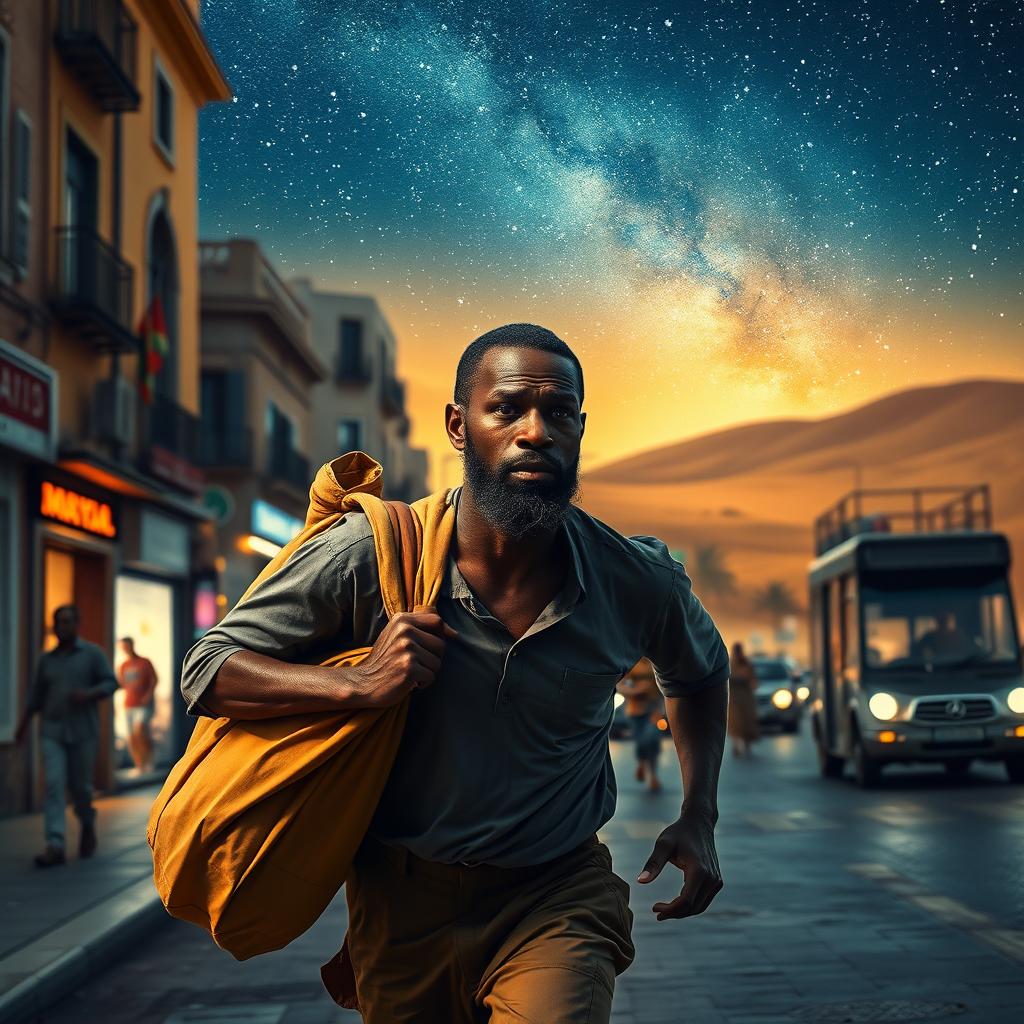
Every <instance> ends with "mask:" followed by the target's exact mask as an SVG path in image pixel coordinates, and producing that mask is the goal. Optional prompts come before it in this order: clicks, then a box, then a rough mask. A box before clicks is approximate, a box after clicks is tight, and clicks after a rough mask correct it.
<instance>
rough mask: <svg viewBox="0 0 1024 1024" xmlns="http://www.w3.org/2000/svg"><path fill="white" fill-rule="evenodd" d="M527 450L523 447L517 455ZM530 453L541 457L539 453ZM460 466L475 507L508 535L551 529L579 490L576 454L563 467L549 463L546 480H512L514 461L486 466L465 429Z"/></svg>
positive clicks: (522, 534)
mask: <svg viewBox="0 0 1024 1024" xmlns="http://www.w3.org/2000/svg"><path fill="white" fill-rule="evenodd" d="M527 454H528V453H527V452H525V451H524V452H523V454H522V455H521V456H519V458H520V459H523V458H525V457H526V456H527ZM533 455H534V456H535V457H536V458H538V459H544V458H545V456H544V455H543V453H537V452H535V453H533ZM463 467H464V469H465V474H466V483H467V485H468V486H469V489H470V491H471V492H472V494H473V500H474V501H475V503H476V505H477V508H479V509H480V511H481V513H482V514H483V516H484V518H486V519H487V521H488V522H489V523H490V524H491V526H493V527H494V528H495V529H496V530H498V531H499V532H500V533H504V534H506V535H507V536H509V537H515V538H520V537H525V536H527V535H528V534H538V533H554V531H555V530H557V529H558V528H559V527H560V526H561V525H562V523H563V522H564V521H565V516H566V513H567V512H568V510H569V506H570V505H571V504H572V501H573V499H574V498H575V497H576V496H577V495H578V493H579V487H580V480H579V468H580V458H579V455H577V456H576V458H575V459H574V460H573V462H572V464H571V465H569V466H567V467H565V468H564V469H563V468H559V467H558V466H556V465H554V464H552V465H551V471H552V473H554V476H553V477H552V478H551V479H550V480H516V479H514V478H512V477H511V473H512V472H513V471H514V470H515V463H514V462H513V463H503V464H502V465H501V466H499V467H498V468H497V469H496V470H495V471H494V472H492V471H491V470H490V469H488V468H487V466H486V465H485V464H484V461H483V460H482V459H481V458H480V455H479V453H478V452H477V450H476V449H475V448H474V447H473V441H472V439H471V437H470V435H469V431H468V430H467V431H466V447H465V449H464V450H463Z"/></svg>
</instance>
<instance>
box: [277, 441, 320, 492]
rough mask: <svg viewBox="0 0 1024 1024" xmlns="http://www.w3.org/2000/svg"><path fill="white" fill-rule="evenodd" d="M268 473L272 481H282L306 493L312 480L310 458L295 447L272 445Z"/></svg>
mask: <svg viewBox="0 0 1024 1024" xmlns="http://www.w3.org/2000/svg"><path fill="white" fill-rule="evenodd" d="M267 473H268V474H269V476H270V478H271V483H282V484H286V485H288V486H289V487H292V488H294V489H295V490H297V491H299V492H301V493H302V494H305V493H306V492H307V491H308V490H309V485H310V483H311V482H312V480H311V477H310V473H309V459H307V458H306V456H305V455H302V454H301V453H299V452H297V451H295V449H294V448H286V447H281V446H275V447H271V449H270V458H269V459H268V460H267Z"/></svg>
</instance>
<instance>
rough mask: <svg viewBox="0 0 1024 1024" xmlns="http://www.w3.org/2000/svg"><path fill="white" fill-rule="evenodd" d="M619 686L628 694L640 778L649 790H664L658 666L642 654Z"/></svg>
mask: <svg viewBox="0 0 1024 1024" xmlns="http://www.w3.org/2000/svg"><path fill="white" fill-rule="evenodd" d="M618 690H619V693H621V694H622V695H623V696H624V697H625V698H626V717H627V718H628V719H629V723H630V728H631V730H632V733H633V746H634V750H635V752H636V777H637V781H638V782H646V783H647V789H648V791H649V792H651V793H660V792H661V782H660V780H659V779H658V756H659V755H660V753H661V730H660V729H659V728H658V725H657V719H658V718H659V717H660V715H661V708H662V698H661V690H659V689H658V684H657V682H656V680H655V678H654V667H653V666H652V665H651V663H650V662H649V661H648V660H647V659H646V658H642V659H641V660H640V661H638V662H637V663H636V664H635V665H634V666H633V668H632V670H631V671H630V673H629V675H628V676H626V677H625V678H624V679H623V680H622V681H621V682H620V683H619V686H618Z"/></svg>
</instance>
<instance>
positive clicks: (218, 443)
mask: <svg viewBox="0 0 1024 1024" xmlns="http://www.w3.org/2000/svg"><path fill="white" fill-rule="evenodd" d="M199 399H200V406H199V407H200V415H201V420H202V425H203V429H202V431H201V434H200V449H201V451H202V453H203V458H204V461H205V464H206V465H208V466H218V465H223V466H248V465H249V464H250V461H251V458H252V454H251V449H250V446H251V437H252V435H251V432H250V431H249V428H248V426H247V424H246V422H245V372H244V371H243V370H203V373H202V377H201V379H200V389H199Z"/></svg>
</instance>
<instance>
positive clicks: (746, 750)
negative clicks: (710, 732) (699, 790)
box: [729, 643, 761, 757]
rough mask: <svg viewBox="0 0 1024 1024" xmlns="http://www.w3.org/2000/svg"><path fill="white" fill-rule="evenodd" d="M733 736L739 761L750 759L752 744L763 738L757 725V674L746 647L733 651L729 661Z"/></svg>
mask: <svg viewBox="0 0 1024 1024" xmlns="http://www.w3.org/2000/svg"><path fill="white" fill-rule="evenodd" d="M729 661H730V666H731V671H730V673H729V735H730V736H731V737H732V752H733V754H734V755H735V756H736V757H749V756H750V750H751V744H752V743H753V742H754V741H755V740H756V739H758V738H759V737H760V735H761V730H760V729H759V728H758V724H757V697H756V693H757V672H756V671H755V670H754V666H753V664H752V663H751V661H750V659H749V658H748V657H747V655H746V653H745V652H744V650H743V644H740V643H736V644H733V647H732V657H731V658H730V659H729Z"/></svg>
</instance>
